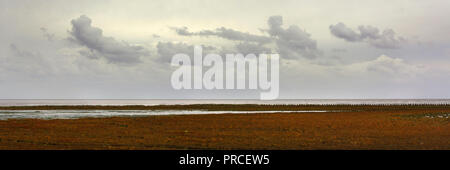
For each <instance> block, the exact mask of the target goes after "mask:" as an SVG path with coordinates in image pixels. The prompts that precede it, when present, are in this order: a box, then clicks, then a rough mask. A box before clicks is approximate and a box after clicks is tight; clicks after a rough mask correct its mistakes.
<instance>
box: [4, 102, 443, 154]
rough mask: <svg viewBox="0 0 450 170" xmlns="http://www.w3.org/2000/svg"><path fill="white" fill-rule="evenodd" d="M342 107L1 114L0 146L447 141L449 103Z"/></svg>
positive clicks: (437, 145)
mask: <svg viewBox="0 0 450 170" xmlns="http://www.w3.org/2000/svg"><path fill="white" fill-rule="evenodd" d="M349 107H350V106H349ZM322 109H326V108H322ZM349 110H352V111H343V112H326V113H279V114H278V113H272V114H221V115H180V116H148V117H113V118H83V119H68V120H38V119H16V120H3V121H0V149H446V150H448V149H450V124H449V120H448V118H427V117H424V116H422V115H424V114H435V113H449V112H450V108H448V107H437V106H436V107H433V108H428V109H426V108H425V109H423V108H408V107H407V108H406V109H401V108H397V109H389V108H388V107H386V108H384V109H373V110H372V111H370V109H367V110H364V109H361V108H350V109H349Z"/></svg>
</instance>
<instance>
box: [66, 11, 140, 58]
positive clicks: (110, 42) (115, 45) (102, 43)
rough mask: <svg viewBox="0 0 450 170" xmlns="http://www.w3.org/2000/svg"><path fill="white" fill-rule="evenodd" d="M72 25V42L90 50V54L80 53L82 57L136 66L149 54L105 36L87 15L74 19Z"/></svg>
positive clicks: (138, 47) (137, 47)
mask: <svg viewBox="0 0 450 170" xmlns="http://www.w3.org/2000/svg"><path fill="white" fill-rule="evenodd" d="M71 23H72V30H71V31H70V34H71V36H72V37H70V40H72V41H74V42H76V43H78V44H79V45H82V46H84V47H87V48H88V49H89V50H90V52H86V51H84V52H80V54H82V55H88V56H91V57H90V58H104V59H105V60H107V61H108V62H110V63H117V64H135V63H139V62H140V57H141V56H145V55H147V53H148V52H147V51H146V50H145V49H144V48H143V47H141V46H134V45H130V44H128V43H126V42H123V41H117V40H115V39H114V38H112V37H106V36H104V35H103V31H102V30H101V29H100V28H97V27H93V26H92V25H91V24H92V20H91V19H90V18H88V17H87V16H85V15H82V16H80V17H79V18H77V19H73V20H72V21H71Z"/></svg>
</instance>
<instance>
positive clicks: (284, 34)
mask: <svg viewBox="0 0 450 170" xmlns="http://www.w3.org/2000/svg"><path fill="white" fill-rule="evenodd" d="M267 24H268V25H269V29H268V30H267V32H268V33H269V34H270V35H271V36H272V37H273V38H275V40H276V45H277V47H278V52H279V53H280V56H282V57H284V58H287V59H296V58H299V57H305V58H310V59H312V58H316V57H317V56H319V55H321V53H322V52H321V51H320V50H318V49H317V42H316V41H315V40H313V39H311V35H310V34H308V33H307V32H305V31H304V30H302V29H300V27H298V26H296V25H291V26H289V27H288V28H286V29H284V28H283V27H282V25H283V18H282V17H281V16H271V17H270V18H269V20H268V21H267Z"/></svg>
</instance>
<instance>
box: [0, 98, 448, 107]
mask: <svg viewBox="0 0 450 170" xmlns="http://www.w3.org/2000/svg"><path fill="white" fill-rule="evenodd" d="M187 104H450V99H286V100H4V99H3V100H0V106H36V105H147V106H151V105H187Z"/></svg>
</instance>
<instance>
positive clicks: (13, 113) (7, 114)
mask: <svg viewBox="0 0 450 170" xmlns="http://www.w3.org/2000/svg"><path fill="white" fill-rule="evenodd" d="M187 104H450V100H449V99H368V100H360V99H354V100H349V99H345V100H338V99H311V100H272V101H262V100H0V106H36V105H187ZM282 112H286V111H206V110H0V120H6V119H27V118H33V119H77V118H84V117H97V118H98V117H113V116H150V115H183V114H238V113H239V114H242V113H244V114H251V113H282ZM287 112H324V111H323V110H314V111H301V110H298V111H287Z"/></svg>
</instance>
